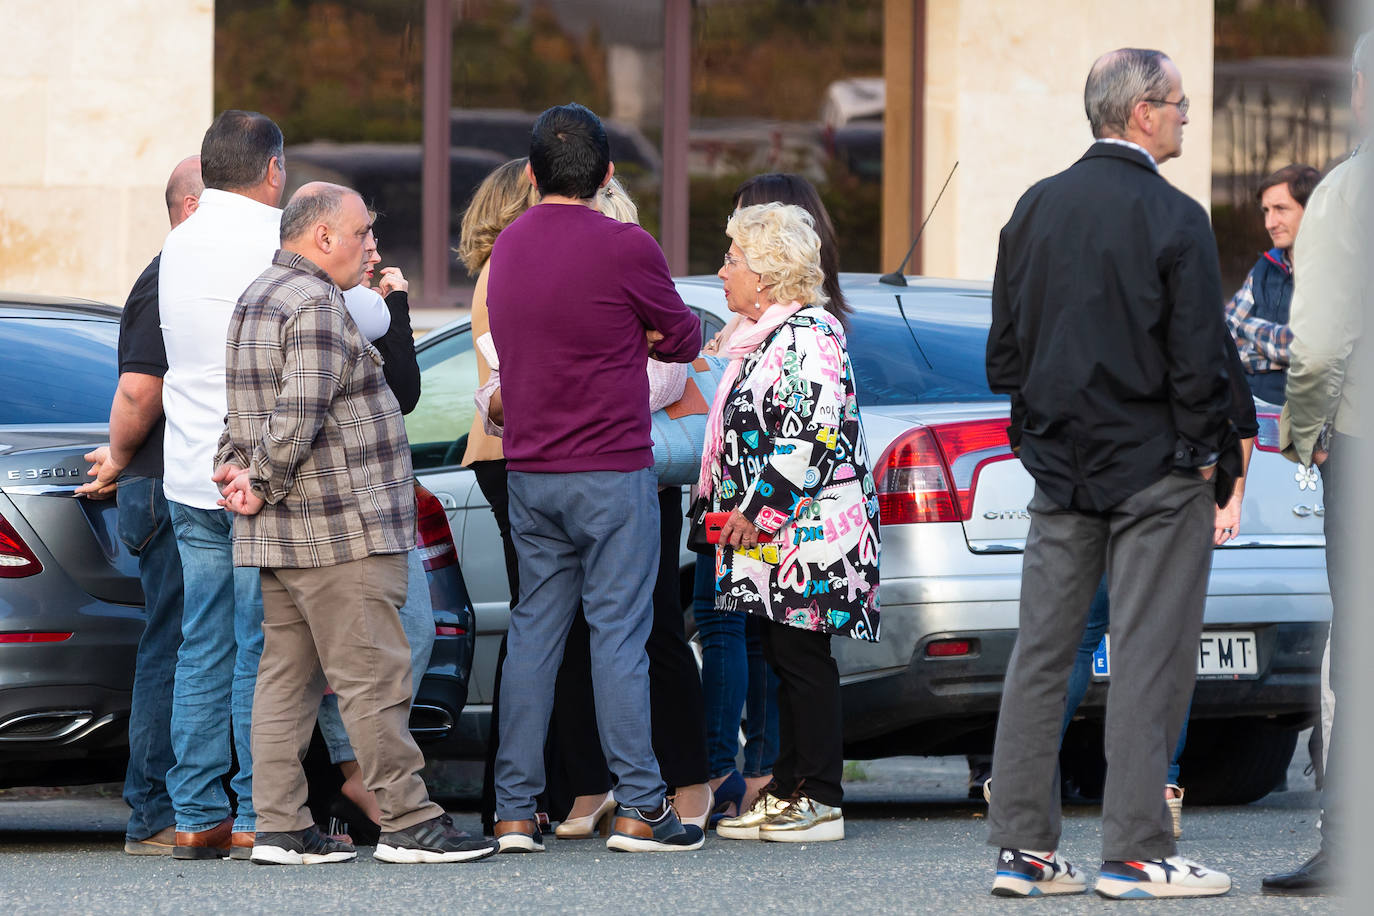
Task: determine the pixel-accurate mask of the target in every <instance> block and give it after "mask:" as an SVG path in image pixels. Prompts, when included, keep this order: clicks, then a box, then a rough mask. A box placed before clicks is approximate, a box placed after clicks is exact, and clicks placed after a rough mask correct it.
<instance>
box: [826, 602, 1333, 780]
mask: <svg viewBox="0 0 1374 916" xmlns="http://www.w3.org/2000/svg"><path fill="white" fill-rule="evenodd" d="M1287 597H1290V598H1291V597H1292V596H1287ZM1312 600H1313V601H1314V602H1317V601H1318V600H1320V601H1325V596H1312ZM1210 616H1211V614H1210V613H1209V618H1210ZM1226 616H1227V617H1228V618H1229V617H1230V616H1231V615H1226ZM999 618H1000V620H1001V621H1010V622H1011V623H1013V624H1014V622H1015V619H1016V602H1015V601H991V602H968V603H928V604H915V605H895V606H894V605H891V604H886V605H885V606H884V608H883V641H882V642H880V643H878V644H877V645H876V646H875V645H871V644H863V643H858V642H856V641H852V640H845V641H840V640H835V641H833V642H832V648H833V651H834V653H835V655H836V658H837V660H838V661H839V664H840V670H841V673H842V678H841V680H842V684H843V696H844V709H845V744H846V754H847V755H848V756H850V757H856V758H867V757H877V756H890V755H896V754H917V755H944V754H964V753H985V752H990V751H991V748H992V738H993V732H994V731H995V728H996V722H997V711H998V707H999V705H1000V703H1001V696H1002V687H1003V682H1004V679H1005V675H1006V670H1007V664H1008V661H1009V660H1010V658H1011V652H1012V648H1013V646H1014V645H1015V641H1016V632H1017V631H1016V630H1015V629H1014V628H1009V627H1008V626H1006V625H1005V623H1004V624H1003V625H1000V626H986V625H981V624H986V623H988V622H991V621H993V620H999ZM955 622H958V623H960V624H963V625H955V626H952V625H951V624H954V623H955ZM968 624H972V626H970V625H968ZM1207 628H1208V629H1209V630H1213V629H1237V630H1248V631H1253V632H1254V633H1255V634H1256V640H1257V647H1258V651H1259V666H1258V667H1259V673H1258V675H1257V676H1254V677H1232V678H1227V679H1213V678H1203V679H1199V681H1198V683H1197V688H1196V692H1195V696H1194V705H1193V711H1192V718H1220V717H1227V718H1230V717H1237V716H1251V717H1265V718H1278V719H1280V720H1284V721H1290V722H1292V723H1293V724H1294V725H1297V724H1300V723H1304V722H1306V721H1308V720H1310V719H1311V717H1312V716H1313V714H1314V713H1315V711H1316V704H1317V699H1318V684H1319V672H1320V666H1321V656H1322V649H1323V647H1324V645H1325V639H1326V631H1327V624H1326V622H1325V621H1324V620H1308V621H1289V622H1281V623H1253V622H1252V623H1245V622H1242V621H1237V620H1234V619H1227V620H1226V621H1225V622H1224V623H1219V622H1213V621H1212V620H1211V619H1209V621H1208V623H1207ZM946 640H952V641H956V642H967V644H968V648H967V652H965V653H963V654H958V655H951V656H942V657H935V656H932V654H931V646H932V644H938V643H941V642H943V641H946ZM1107 688H1108V683H1107V681H1105V680H1100V681H1095V682H1094V683H1093V684H1092V685H1091V687H1090V688H1089V691H1088V695H1087V697H1086V698H1085V700H1084V702H1083V704H1082V705H1081V706H1080V707H1079V711H1078V715H1079V716H1081V717H1084V718H1088V719H1099V720H1100V719H1101V718H1102V716H1103V714H1104V711H1105V705H1106V697H1107Z"/></svg>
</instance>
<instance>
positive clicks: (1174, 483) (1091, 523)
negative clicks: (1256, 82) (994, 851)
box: [987, 48, 1241, 897]
mask: <svg viewBox="0 0 1374 916" xmlns="http://www.w3.org/2000/svg"><path fill="white" fill-rule="evenodd" d="M1084 106H1085V108H1086V110H1087V114H1088V120H1089V122H1090V124H1091V126H1092V130H1093V136H1094V137H1095V138H1096V139H1097V142H1096V143H1094V144H1093V145H1092V147H1091V148H1090V149H1089V150H1088V152H1087V153H1086V154H1085V155H1084V156H1083V158H1082V159H1080V160H1079V161H1078V162H1077V163H1075V164H1074V165H1073V166H1071V167H1070V168H1069V169H1068V170H1066V171H1064V172H1062V173H1060V174H1058V175H1056V176H1054V177H1052V178H1048V179H1045V180H1044V181H1042V182H1040V183H1039V184H1037V185H1035V186H1034V187H1033V188H1031V189H1030V190H1029V191H1028V192H1026V194H1025V195H1024V196H1023V197H1022V198H1021V200H1020V201H1019V202H1018V203H1017V205H1016V209H1015V211H1014V212H1013V214H1012V217H1011V220H1010V221H1009V222H1008V223H1007V225H1006V227H1005V228H1004V229H1003V230H1002V235H1001V246H1000V249H999V251H998V256H997V271H996V275H995V277H994V280H993V289H992V327H991V329H990V331H989V334H988V349H987V371H988V381H989V383H990V384H991V386H992V390H994V391H997V392H1002V393H1006V394H1009V395H1010V396H1011V426H1010V428H1009V430H1008V433H1009V436H1010V439H1011V445H1012V448H1013V449H1015V450H1016V451H1017V454H1018V455H1019V456H1020V458H1021V461H1022V463H1023V464H1024V465H1025V467H1026V469H1027V470H1028V471H1029V472H1030V474H1031V475H1032V476H1033V477H1034V478H1035V482H1036V487H1035V494H1034V496H1033V497H1032V498H1031V501H1030V505H1029V509H1030V513H1031V525H1030V534H1029V536H1028V537H1027V540H1026V552H1025V559H1024V564H1023V570H1022V574H1021V609H1020V629H1019V632H1018V635H1017V639H1016V647H1015V649H1014V650H1013V651H1012V657H1011V662H1010V664H1009V666H1008V670H1007V677H1006V682H1005V684H1004V686H1003V690H1002V706H1001V712H1000V715H999V718H998V725H997V739H996V745H995V748H994V753H993V776H992V781H993V783H994V784H995V785H996V787H997V790H996V791H995V792H993V793H992V804H991V808H990V811H989V817H988V821H989V827H990V828H991V830H990V834H991V835H990V838H989V842H990V843H991V844H992V845H993V846H997V847H999V851H998V857H997V863H996V875H995V877H994V880H993V886H992V891H993V893H994V894H998V895H1003V896H1038V895H1041V894H1067V893H1081V892H1083V891H1084V890H1086V886H1087V882H1086V881H1085V879H1084V878H1083V876H1082V875H1081V874H1080V873H1079V871H1078V869H1077V868H1075V867H1074V866H1073V865H1072V864H1070V863H1069V862H1067V861H1065V860H1064V859H1063V858H1061V857H1060V856H1059V855H1058V853H1057V852H1056V847H1057V846H1058V844H1059V836H1060V811H1059V780H1058V778H1057V775H1056V771H1057V763H1058V750H1059V731H1060V725H1061V721H1062V718H1063V715H1064V698H1065V694H1066V690H1067V685H1068V679H1069V672H1070V669H1071V668H1072V666H1073V658H1074V654H1075V651H1076V649H1077V647H1078V643H1079V641H1080V638H1081V635H1082V633H1083V625H1084V620H1085V618H1086V615H1087V611H1088V607H1089V605H1090V603H1091V598H1092V595H1093V592H1094V590H1095V589H1096V587H1097V583H1098V581H1099V580H1100V578H1101V576H1102V573H1103V569H1104V567H1107V568H1108V569H1109V574H1108V580H1109V591H1110V595H1111V608H1112V647H1111V648H1112V684H1111V689H1110V692H1109V696H1108V701H1107V734H1106V753H1107V763H1108V766H1107V784H1106V789H1105V795H1104V801H1103V809H1102V859H1103V863H1102V868H1101V871H1100V873H1099V875H1098V879H1097V884H1096V890H1097V892H1098V893H1099V894H1102V895H1103V896H1107V897H1192V896H1203V895H1213V894H1224V893H1226V892H1227V891H1228V890H1230V887H1231V881H1230V879H1229V878H1228V877H1227V876H1226V875H1223V874H1220V873H1218V872H1214V871H1211V870H1209V869H1206V868H1203V867H1202V866H1201V865H1198V864H1196V863H1194V862H1190V861H1188V860H1187V859H1184V858H1182V857H1181V856H1179V855H1177V854H1176V846H1175V842H1174V836H1173V826H1172V822H1171V819H1170V816H1169V813H1168V810H1167V808H1166V807H1165V804H1164V798H1163V792H1162V788H1163V783H1164V776H1165V771H1166V768H1167V765H1168V761H1169V752H1170V750H1171V749H1172V747H1173V743H1174V739H1175V737H1176V736H1177V735H1178V732H1179V728H1180V727H1181V726H1182V724H1183V718H1184V716H1186V715H1187V710H1188V702H1189V698H1190V697H1191V695H1192V688H1193V681H1194V676H1195V670H1194V668H1193V665H1194V661H1193V659H1194V657H1195V655H1196V653H1197V640H1198V637H1199V635H1200V632H1201V629H1202V610H1203V601H1204V598H1205V594H1206V584H1207V574H1208V570H1209V568H1210V566H1211V560H1212V538H1213V523H1214V520H1215V517H1216V509H1215V505H1214V501H1215V502H1216V503H1223V502H1225V498H1226V497H1228V496H1229V495H1230V486H1229V483H1230V481H1231V480H1232V479H1233V477H1232V475H1238V474H1239V473H1240V470H1241V466H1240V465H1241V456H1240V450H1239V447H1238V446H1237V440H1236V437H1235V431H1234V429H1233V428H1232V426H1231V422H1230V418H1229V410H1230V407H1231V396H1230V386H1229V382H1228V376H1227V372H1226V368H1225V367H1226V366H1227V365H1228V363H1229V362H1230V359H1229V357H1228V350H1227V348H1228V347H1230V342H1229V338H1228V337H1227V332H1226V326H1225V323H1224V321H1223V319H1222V310H1221V308H1220V303H1221V301H1222V295H1221V280H1220V271H1219V267H1218V264H1217V254H1216V244H1215V242H1214V241H1213V238H1212V232H1211V227H1210V225H1209V222H1208V218H1207V214H1206V212H1205V211H1204V210H1203V209H1202V207H1200V206H1198V204H1197V203H1196V202H1195V201H1193V200H1192V199H1191V198H1189V197H1188V196H1187V195H1185V194H1183V193H1182V192H1181V191H1179V190H1177V189H1175V188H1174V187H1172V186H1171V185H1170V184H1169V183H1168V182H1167V181H1165V180H1164V179H1163V178H1162V177H1161V176H1160V175H1159V170H1158V163H1159V162H1160V161H1163V160H1165V159H1171V158H1173V157H1175V156H1178V155H1180V154H1181V153H1182V150H1183V127H1184V125H1186V124H1187V123H1188V97H1187V96H1186V95H1184V93H1183V81H1182V77H1181V76H1180V74H1179V72H1178V69H1177V68H1176V67H1175V66H1174V64H1173V62H1172V61H1170V60H1169V58H1168V57H1166V56H1165V55H1163V54H1161V53H1160V52H1158V51H1146V50H1138V49H1133V48H1123V49H1121V50H1118V51H1113V52H1111V53H1109V54H1105V55H1103V56H1102V57H1101V58H1099V59H1098V60H1097V62H1096V63H1095V64H1094V65H1093V68H1092V71H1091V72H1090V73H1089V75H1088V80H1087V85H1086V86H1085V88H1084ZM1231 352H1234V351H1233V350H1232V351H1231ZM1214 477H1220V478H1221V479H1220V480H1219V481H1218V482H1219V483H1220V486H1218V485H1217V484H1216V483H1214Z"/></svg>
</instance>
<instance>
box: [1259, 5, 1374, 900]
mask: <svg viewBox="0 0 1374 916" xmlns="http://www.w3.org/2000/svg"><path fill="white" fill-rule="evenodd" d="M1371 35H1374V33H1372V32H1366V33H1365V34H1364V35H1361V36H1360V38H1359V40H1358V41H1357V42H1356V45H1355V54H1354V63H1353V69H1354V83H1353V88H1352V93H1351V106H1352V108H1353V109H1354V114H1355V123H1356V125H1357V128H1358V130H1359V132H1360V135H1361V136H1368V134H1369V131H1370V128H1371V119H1370V114H1371V112H1370V110H1369V109H1370V105H1371V104H1374V99H1371V98H1370V86H1369V76H1370V75H1374V40H1371ZM1366 145H1367V144H1366ZM1371 212H1374V151H1370V150H1368V149H1366V150H1365V151H1364V152H1363V153H1361V152H1360V151H1359V150H1356V153H1355V154H1354V155H1352V156H1351V157H1350V158H1349V159H1347V160H1346V161H1345V162H1343V163H1341V164H1340V165H1338V166H1337V167H1336V168H1335V169H1333V170H1332V171H1331V173H1330V174H1329V175H1327V176H1326V178H1324V179H1322V182H1321V184H1319V185H1318V186H1317V189H1316V190H1315V191H1313V192H1312V196H1311V198H1310V199H1309V200H1308V202H1307V211H1306V213H1305V214H1304V217H1303V222H1302V227H1301V228H1300V229H1299V230H1298V239H1297V243H1296V245H1295V246H1294V252H1295V253H1294V263H1295V264H1296V265H1297V267H1296V272H1295V274H1294V287H1293V307H1292V313H1291V318H1290V322H1291V325H1290V326H1291V327H1292V329H1293V346H1292V362H1291V364H1290V366H1289V370H1288V388H1287V394H1288V402H1287V404H1286V405H1285V406H1284V408H1283V415H1282V418H1281V419H1280V421H1279V444H1280V447H1281V448H1282V450H1283V454H1284V455H1285V456H1286V457H1287V458H1288V459H1289V460H1291V461H1295V462H1297V463H1298V464H1299V465H1301V466H1302V467H1301V470H1299V471H1298V475H1299V477H1300V478H1302V477H1303V476H1311V475H1315V473H1316V472H1317V471H1316V469H1320V473H1321V478H1322V485H1323V488H1324V494H1323V500H1322V501H1323V503H1324V504H1325V506H1326V516H1325V521H1324V533H1325V535H1326V569H1327V580H1328V582H1329V583H1330V586H1331V636H1330V637H1329V649H1328V651H1329V652H1330V656H1331V658H1330V670H1331V685H1332V690H1333V691H1334V692H1335V693H1336V694H1337V695H1338V696H1339V693H1340V689H1341V686H1342V684H1343V683H1344V682H1348V680H1349V678H1350V671H1349V668H1348V667H1347V663H1348V662H1350V661H1357V660H1356V659H1353V658H1351V657H1348V646H1346V645H1344V644H1343V643H1342V638H1344V634H1345V633H1346V628H1347V627H1348V626H1349V625H1350V623H1349V621H1350V617H1349V615H1350V614H1351V613H1353V612H1355V611H1356V610H1357V602H1358V601H1359V600H1360V598H1361V596H1360V595H1359V594H1357V592H1356V585H1355V583H1354V582H1353V581H1352V577H1353V575H1354V574H1355V573H1356V571H1357V570H1358V567H1359V563H1360V559H1361V558H1360V557H1359V555H1358V550H1357V547H1358V539H1357V538H1356V533H1357V532H1356V529H1357V527H1358V526H1359V524H1360V519H1359V518H1358V510H1357V509H1356V507H1357V506H1358V505H1359V504H1360V500H1359V499H1358V498H1357V494H1356V492H1355V491H1356V489H1357V488H1361V487H1362V486H1363V485H1362V483H1361V480H1360V477H1361V475H1362V470H1361V468H1362V466H1364V467H1367V466H1368V464H1367V461H1366V460H1365V459H1366V458H1367V457H1368V452H1367V444H1368V438H1367V436H1366V434H1365V432H1364V430H1363V429H1362V427H1361V423H1360V421H1361V420H1363V419H1364V416H1362V415H1361V414H1360V413H1359V411H1366V412H1367V411H1368V410H1369V407H1370V404H1369V401H1368V399H1369V397H1370V393H1369V392H1368V391H1366V390H1365V389H1366V388H1367V387H1368V386H1369V384H1370V379H1369V370H1370V366H1369V361H1370V359H1371V357H1374V353H1371V352H1370V349H1369V343H1368V338H1367V337H1366V336H1365V334H1364V322H1365V314H1366V312H1367V311H1368V310H1369V307H1370V304H1371V303H1370V299H1371V295H1370V283H1369V274H1368V271H1369V253H1370V252H1371V251H1374V248H1371V241H1374V234H1371V232H1370V220H1369V215H1370V213H1371ZM1362 402H1363V403H1362ZM1337 634H1341V635H1340V636H1338V635H1337ZM1338 734H1339V738H1340V740H1339V741H1338V740H1336V738H1337V735H1338ZM1331 739H1332V740H1331V745H1330V748H1329V749H1328V752H1327V759H1328V765H1327V766H1328V769H1327V773H1326V784H1325V789H1324V791H1323V796H1322V808H1323V812H1322V822H1321V847H1320V848H1319V849H1318V851H1317V853H1316V855H1314V856H1313V857H1312V858H1311V859H1310V860H1308V861H1307V862H1306V863H1304V864H1303V865H1301V866H1299V867H1298V868H1297V869H1295V870H1294V871H1292V872H1288V873H1284V874H1274V875H1269V876H1267V877H1266V878H1265V879H1264V882H1263V891H1264V893H1266V894H1289V895H1302V896H1308V895H1317V894H1323V893H1327V892H1329V891H1331V890H1333V889H1334V888H1333V885H1334V884H1335V881H1336V874H1337V860H1336V857H1337V854H1338V852H1339V850H1340V848H1341V844H1342V843H1345V842H1348V841H1349V837H1348V836H1347V835H1346V834H1347V825H1346V823H1345V822H1344V821H1345V820H1346V818H1345V816H1344V811H1345V810H1346V809H1348V807H1349V799H1348V798H1345V799H1343V800H1341V801H1339V802H1338V801H1337V796H1338V794H1343V793H1344V792H1346V791H1348V783H1347V784H1346V785H1342V784H1341V783H1342V782H1343V781H1345V776H1346V773H1347V772H1348V767H1346V766H1345V765H1344V764H1345V762H1346V761H1343V760H1341V759H1340V758H1339V757H1338V754H1340V753H1345V752H1348V750H1349V749H1348V748H1344V750H1341V749H1342V747H1343V745H1344V744H1345V743H1346V742H1347V741H1349V740H1350V738H1349V737H1348V734H1347V733H1343V732H1341V731H1339V730H1337V729H1336V728H1334V726H1333V728H1332V730H1331Z"/></svg>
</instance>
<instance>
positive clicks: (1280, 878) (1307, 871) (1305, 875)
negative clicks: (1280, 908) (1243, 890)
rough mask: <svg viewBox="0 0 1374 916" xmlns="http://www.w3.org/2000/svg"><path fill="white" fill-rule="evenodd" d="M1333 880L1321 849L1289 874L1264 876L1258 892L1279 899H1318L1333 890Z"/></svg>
mask: <svg viewBox="0 0 1374 916" xmlns="http://www.w3.org/2000/svg"><path fill="white" fill-rule="evenodd" d="M1334 878H1335V875H1333V874H1332V867H1331V860H1330V858H1328V857H1327V855H1326V850H1324V849H1321V850H1318V851H1317V854H1316V855H1315V856H1313V857H1312V858H1310V859H1308V860H1307V861H1306V862H1304V863H1303V864H1302V865H1299V866H1298V867H1297V868H1295V869H1293V870H1292V871H1290V872H1285V873H1283V874H1278V875H1265V877H1264V880H1263V881H1262V882H1260V891H1261V892H1263V893H1265V894H1271V895H1277V896H1281V897H1320V896H1322V895H1323V894H1329V893H1332V892H1333V891H1334V890H1335V888H1334V887H1333V884H1334V880H1333V879H1334Z"/></svg>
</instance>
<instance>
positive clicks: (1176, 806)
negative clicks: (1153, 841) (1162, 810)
mask: <svg viewBox="0 0 1374 916" xmlns="http://www.w3.org/2000/svg"><path fill="white" fill-rule="evenodd" d="M1175 792H1177V793H1178V794H1177V795H1175V794H1174V793H1175ZM1164 804H1166V805H1168V806H1169V818H1170V819H1171V820H1172V821H1173V822H1174V839H1176V840H1177V839H1178V838H1179V837H1181V836H1183V787H1182V786H1179V785H1176V784H1174V783H1170V784H1169V785H1167V786H1165V787H1164Z"/></svg>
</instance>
